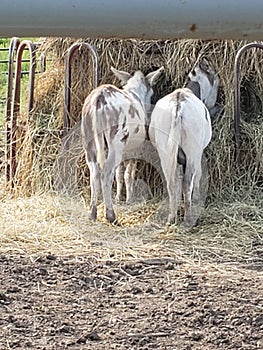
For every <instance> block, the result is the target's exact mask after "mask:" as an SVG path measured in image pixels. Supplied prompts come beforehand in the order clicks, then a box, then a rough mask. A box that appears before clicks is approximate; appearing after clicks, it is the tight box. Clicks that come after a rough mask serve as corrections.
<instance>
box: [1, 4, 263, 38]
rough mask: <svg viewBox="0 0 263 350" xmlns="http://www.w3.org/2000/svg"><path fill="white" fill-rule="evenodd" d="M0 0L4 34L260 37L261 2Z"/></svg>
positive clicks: (120, 36) (103, 36) (37, 35)
mask: <svg viewBox="0 0 263 350" xmlns="http://www.w3.org/2000/svg"><path fill="white" fill-rule="evenodd" d="M11 4H12V6H11V5H10V0H1V11H0V33H1V35H2V36H3V37H12V36H21V37H30V36H35V37H41V36H42V37H43V36H59V37H61V36H62V37H75V38H83V37H90V38H91V37H93V38H112V37H114V38H116V37H119V38H142V39H182V38H195V39H197V38H199V39H244V40H262V36H263V25H262V13H263V1H262V0H253V1H247V0H198V1H197V0H166V1H161V0H151V1H150V0H144V1H142V0H132V1H123V0H111V1H109V0H108V1H105V0H89V1H87V0H78V1H73V0H60V1H54V0H45V1H36V0H23V3H22V4H23V6H21V0H12V2H11Z"/></svg>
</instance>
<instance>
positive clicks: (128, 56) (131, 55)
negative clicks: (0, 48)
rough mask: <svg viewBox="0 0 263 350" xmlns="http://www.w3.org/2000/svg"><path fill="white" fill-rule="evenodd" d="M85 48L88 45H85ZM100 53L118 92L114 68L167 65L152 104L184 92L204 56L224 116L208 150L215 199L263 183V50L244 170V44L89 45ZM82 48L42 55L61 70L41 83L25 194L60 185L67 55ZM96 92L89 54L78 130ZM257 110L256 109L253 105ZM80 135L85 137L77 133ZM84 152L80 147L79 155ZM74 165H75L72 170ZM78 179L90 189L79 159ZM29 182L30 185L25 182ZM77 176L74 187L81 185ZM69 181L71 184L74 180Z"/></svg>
mask: <svg viewBox="0 0 263 350" xmlns="http://www.w3.org/2000/svg"><path fill="white" fill-rule="evenodd" d="M84 40H85V39H84ZM86 41H88V42H89V43H91V44H92V45H94V46H95V47H96V49H97V51H98V53H99V58H100V67H101V69H100V82H101V83H106V82H112V83H115V84H117V85H118V84H119V83H118V82H117V81H116V79H115V78H114V77H112V75H111V72H110V66H111V65H114V66H116V67H118V68H119V69H123V70H128V71H131V72H132V71H134V70H136V69H142V70H143V71H144V72H145V73H147V72H149V71H151V70H152V69H155V68H157V67H159V66H161V65H164V67H165V71H166V74H165V76H164V77H163V79H162V80H161V81H160V82H159V83H158V85H157V87H156V89H155V95H154V97H153V103H154V102H156V100H157V99H158V98H160V97H162V96H163V95H165V94H167V93H169V92H171V91H172V90H173V89H175V88H177V87H181V86H184V85H185V84H186V81H187V73H188V71H189V69H190V67H191V66H192V65H193V64H194V62H195V61H196V60H197V58H198V57H199V56H200V55H202V54H205V55H206V56H208V57H209V58H210V59H211V61H212V62H213V63H214V65H215V68H216V70H217V71H218V72H219V75H220V90H219V102H220V103H221V104H222V105H224V112H223V114H222V115H221V117H220V119H219V120H218V122H217V123H215V124H214V125H213V140H212V142H211V144H210V145H209V147H208V148H207V150H206V155H207V159H208V168H209V173H210V179H211V181H210V188H209V193H210V195H211V197H218V196H221V195H222V193H224V192H225V188H226V187H228V188H230V187H231V188H235V189H237V190H239V186H241V185H242V186H243V185H251V186H255V185H260V184H261V183H262V173H263V165H262V159H261V158H262V157H261V155H262V151H263V148H262V137H261V135H262V125H263V123H262V120H263V116H262V104H263V98H262V96H263V91H262V89H263V82H262V75H261V74H259V73H260V67H261V65H262V54H261V52H260V51H259V50H251V51H249V52H246V54H245V55H244V58H243V60H242V77H243V80H242V87H241V92H242V95H241V96H242V101H241V110H242V120H243V122H242V130H243V132H242V152H241V163H240V165H239V166H237V165H236V164H235V162H234V142H233V119H234V117H233V64H234V58H235V54H236V52H237V50H238V49H239V48H240V47H241V46H243V45H244V44H245V42H241V41H212V42H208V41H201V40H178V41H155V42H153V41H142V40H116V39H114V40H102V39H96V40H89V39H86ZM74 42H75V40H74V39H72V38H67V39H54V38H53V39H48V40H46V41H45V42H44V44H43V47H42V50H45V51H46V52H48V53H49V54H50V55H52V56H56V61H55V62H54V65H53V66H51V67H50V68H49V70H48V71H47V72H45V73H43V74H41V75H39V76H38V78H37V83H36V90H35V108H34V111H33V113H32V114H31V116H30V121H29V127H28V129H27V131H26V133H27V134H26V135H24V142H23V143H22V145H21V149H20V152H19V162H20V163H21V166H20V167H19V172H18V174H17V189H19V190H20V192H21V193H23V192H24V191H25V192H28V191H31V192H34V191H39V190H41V189H43V191H46V190H47V189H49V188H50V187H51V188H52V186H53V182H54V178H56V171H57V167H54V166H53V165H54V163H55V160H56V159H57V158H58V157H61V152H63V150H62V149H61V130H62V124H63V106H64V105H63V89H64V83H63V81H64V72H63V62H64V58H65V55H66V52H67V49H68V48H69V47H70V46H71V44H73V43H74ZM91 89H92V69H91V58H90V57H89V54H88V53H87V51H85V49H84V48H81V49H80V50H79V54H77V55H76V57H75V59H73V66H72V102H71V115H70V119H71V123H72V125H74V124H75V123H78V122H79V120H80V115H81V107H82V104H83V101H84V99H85V97H86V96H87V94H88V93H89V92H90V91H91ZM255 101H256V102H257V103H254V102H255ZM75 132H76V134H78V133H79V129H78V128H76V129H75ZM77 151H79V152H80V153H81V152H82V148H81V145H80V142H78V144H76V151H74V152H73V153H76V152H77ZM73 163H74V164H73ZM71 166H75V167H76V168H77V169H78V170H77V177H78V179H79V183H78V187H84V186H86V183H87V174H86V170H85V167H86V166H85V161H84V158H83V155H81V154H80V156H79V158H78V159H75V160H74V162H71ZM27 178H29V181H26V179H27ZM75 178H76V175H75V174H74V175H73V178H72V181H73V183H75ZM69 180H70V179H69Z"/></svg>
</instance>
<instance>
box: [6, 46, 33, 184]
mask: <svg viewBox="0 0 263 350" xmlns="http://www.w3.org/2000/svg"><path fill="white" fill-rule="evenodd" d="M26 47H27V48H28V50H29V54H30V68H29V93H28V106H27V113H28V115H29V113H30V111H31V110H32V108H33V100H34V81H35V69H36V53H35V45H34V44H33V43H32V42H31V41H29V40H24V41H22V42H21V43H20V45H19V47H18V49H17V58H16V71H15V85H14V97H13V101H12V114H11V130H10V134H11V144H10V176H9V180H10V181H11V183H10V185H11V187H13V186H14V177H15V173H16V168H17V159H16V141H17V139H16V136H17V135H16V130H17V118H18V117H19V114H20V88H21V63H22V56H23V52H24V49H25V48H26Z"/></svg>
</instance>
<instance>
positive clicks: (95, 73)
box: [63, 42, 99, 136]
mask: <svg viewBox="0 0 263 350" xmlns="http://www.w3.org/2000/svg"><path fill="white" fill-rule="evenodd" d="M82 47H85V48H87V49H88V50H89V52H90V54H91V57H92V61H93V88H95V87H97V86H98V80H99V58H98V53H97V51H96V50H95V48H94V47H93V46H92V45H90V44H89V43H84V42H79V43H75V44H73V45H72V46H71V47H70V48H69V51H68V54H67V56H66V62H65V91H64V100H65V104H64V121H63V134H64V136H65V134H66V133H67V131H68V130H69V128H70V126H71V125H70V99H71V63H72V58H73V55H74V53H75V52H76V50H78V49H80V48H82Z"/></svg>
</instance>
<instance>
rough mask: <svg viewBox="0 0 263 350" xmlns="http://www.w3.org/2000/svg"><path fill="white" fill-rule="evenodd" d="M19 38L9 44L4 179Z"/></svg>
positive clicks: (7, 173) (8, 175) (8, 157)
mask: <svg viewBox="0 0 263 350" xmlns="http://www.w3.org/2000/svg"><path fill="white" fill-rule="evenodd" d="M19 44H20V40H19V39H18V38H12V40H11V42H10V45H9V60H8V81H7V98H6V148H5V176H6V181H8V182H9V181H10V178H11V162H10V160H11V139H12V137H11V125H10V122H11V102H12V96H13V74H14V56H15V52H16V51H17V49H18V46H19Z"/></svg>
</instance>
